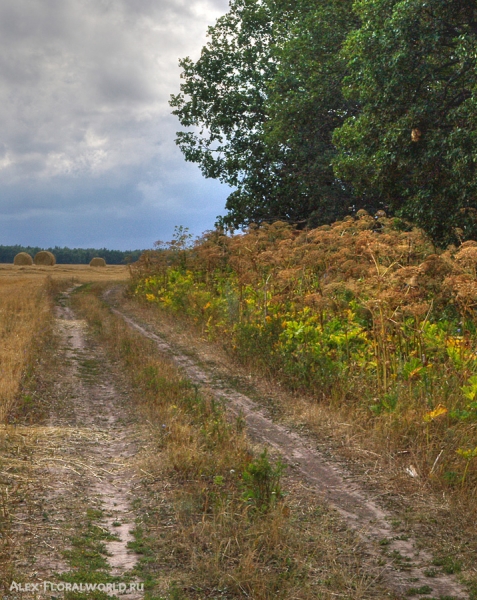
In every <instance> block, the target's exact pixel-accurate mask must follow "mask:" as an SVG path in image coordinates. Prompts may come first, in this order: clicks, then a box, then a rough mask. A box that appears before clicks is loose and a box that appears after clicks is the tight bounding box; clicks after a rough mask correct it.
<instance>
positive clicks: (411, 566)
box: [105, 290, 469, 599]
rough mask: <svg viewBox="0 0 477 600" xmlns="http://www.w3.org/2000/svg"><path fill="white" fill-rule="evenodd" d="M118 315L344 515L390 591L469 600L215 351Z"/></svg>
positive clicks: (136, 315)
mask: <svg viewBox="0 0 477 600" xmlns="http://www.w3.org/2000/svg"><path fill="white" fill-rule="evenodd" d="M105 297H106V299H108V298H109V300H110V302H112V303H114V301H115V299H116V301H117V300H118V298H119V296H118V294H117V292H116V293H115V291H114V290H110V292H109V293H107V294H106V296H105ZM113 310H114V312H115V313H116V314H117V315H119V316H121V317H122V318H123V319H124V320H125V322H126V323H127V324H128V325H129V326H130V327H132V328H134V329H135V330H136V331H138V332H140V333H141V334H142V335H144V336H146V337H148V338H149V339H151V340H154V342H155V343H156V345H157V347H158V348H159V349H160V350H161V352H163V353H164V354H166V355H167V356H169V357H170V358H172V360H173V361H174V362H175V363H176V364H177V365H178V366H179V367H180V368H181V369H183V371H184V372H185V374H186V376H187V377H188V378H189V379H190V380H191V381H192V382H193V383H194V384H197V385H199V386H203V387H205V388H206V389H207V390H208V392H209V393H212V394H213V395H215V396H216V397H217V398H219V399H221V400H224V401H225V402H226V405H227V408H228V410H229V411H230V412H231V413H232V414H233V415H242V416H243V418H244V419H245V422H246V425H247V432H248V433H249V435H250V436H251V437H252V438H253V439H254V440H256V441H258V442H260V443H265V444H267V445H268V446H270V447H271V448H273V449H274V450H275V451H277V452H278V453H279V454H280V455H281V456H282V457H283V459H284V460H285V462H287V463H288V464H289V465H290V466H291V467H292V468H293V469H294V470H295V472H296V473H297V474H298V475H299V477H300V478H301V479H302V481H303V483H304V484H305V485H306V486H308V488H309V489H310V490H312V491H313V492H314V493H315V494H317V495H318V496H319V497H320V498H321V499H323V501H325V502H327V503H329V504H330V505H331V506H332V507H334V508H335V509H336V510H337V511H338V512H339V513H340V515H341V516H342V518H343V519H344V520H345V522H346V524H347V525H348V526H349V527H350V528H352V529H353V530H355V531H357V532H358V533H359V535H360V537H361V538H362V540H363V541H364V542H365V544H366V546H367V550H368V552H369V553H370V554H371V555H374V556H375V557H378V558H379V561H380V564H381V565H382V572H381V575H382V577H383V580H384V581H385V582H386V585H388V586H389V588H390V589H392V590H394V591H395V592H397V593H398V594H399V595H402V596H404V597H406V596H407V597H409V595H413V591H414V594H415V593H416V592H415V590H423V591H420V592H417V593H420V594H423V593H424V594H426V598H429V597H430V596H432V598H438V597H442V598H455V599H457V598H458V599H465V598H469V595H468V593H467V591H466V590H465V589H464V587H463V586H462V585H461V584H460V583H459V582H458V581H457V580H456V578H455V577H454V576H452V575H448V574H445V573H443V572H437V570H436V569H435V567H433V556H432V550H433V549H431V548H424V547H422V545H421V544H419V543H418V542H417V541H416V539H414V538H413V536H412V535H409V534H406V535H399V534H397V532H396V529H395V528H394V526H393V523H394V522H395V521H396V517H397V516H396V515H395V514H393V513H392V512H390V511H389V510H388V509H387V508H386V507H385V506H384V505H383V504H382V503H380V502H379V499H376V498H373V497H372V495H371V494H370V493H369V491H368V490H366V489H365V488H364V487H362V486H361V485H360V482H359V481H358V480H357V479H356V477H353V476H352V474H351V473H350V472H348V471H347V470H346V469H345V468H344V467H343V465H342V464H341V465H339V464H338V463H337V462H336V461H333V460H330V457H329V456H328V457H325V455H324V454H323V453H322V452H321V451H320V450H319V449H318V448H317V447H316V445H313V444H312V443H310V441H309V440H307V439H305V438H304V437H302V436H300V435H299V434H298V433H297V432H295V431H292V430H291V429H290V428H288V427H286V426H284V425H283V424H280V423H279V422H274V419H273V416H272V415H271V414H270V411H267V410H266V409H264V408H263V406H259V405H258V404H257V403H256V402H254V401H253V400H252V399H251V398H250V397H248V396H247V395H245V394H242V393H240V392H238V391H237V390H236V389H234V387H233V386H231V385H230V383H229V382H230V378H231V376H232V375H233V374H232V373H230V372H229V373H227V366H226V365H225V364H224V363H223V362H220V358H219V357H217V356H216V357H215V361H214V359H213V357H211V353H213V351H212V350H211V349H210V347H209V348H208V350H207V355H206V356H204V355H202V356H198V355H197V352H198V349H197V347H195V348H194V350H193V351H191V349H190V348H189V349H187V348H185V347H184V346H182V347H181V345H180V342H179V341H178V339H177V337H174V333H175V332H174V328H173V327H171V326H170V325H168V324H167V323H166V322H164V323H163V325H162V327H161V325H160V323H159V321H158V320H157V319H155V320H154V321H153V320H151V319H150V320H149V322H147V323H146V322H145V320H144V318H143V319H141V316H140V311H138V310H134V306H133V305H132V304H131V303H129V304H126V305H124V306H123V307H122V308H121V305H120V303H119V304H118V303H117V302H116V308H114V309H113ZM142 316H143V317H144V313H142ZM161 329H162V331H161ZM171 336H172V337H171ZM182 341H184V340H182ZM199 352H200V351H199ZM218 365H219V366H218ZM218 372H219V374H218ZM429 574H431V575H429ZM424 590H426V591H424ZM427 593H428V594H429V595H427ZM420 597H423V596H422V595H421V596H420Z"/></svg>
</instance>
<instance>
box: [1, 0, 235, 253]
mask: <svg viewBox="0 0 477 600" xmlns="http://www.w3.org/2000/svg"><path fill="white" fill-rule="evenodd" d="M226 10H227V3H226V2H224V1H223V0H203V1H200V2H186V1H183V0H162V1H157V0H114V1H110V0H2V2H1V4H0V46H1V47H0V50H1V51H0V216H2V219H1V220H0V235H1V236H2V240H5V236H7V237H8V238H9V239H10V242H9V243H15V240H13V239H11V238H12V236H13V235H15V236H16V242H18V243H25V244H26V243H29V240H30V238H32V237H35V239H40V238H41V239H43V238H46V237H47V238H48V239H49V240H50V241H49V242H48V243H47V242H46V241H45V244H47V245H55V244H56V243H60V242H59V241H58V240H59V239H60V238H61V239H62V240H63V241H62V242H61V244H63V243H68V242H67V241H66V242H65V240H64V237H65V231H69V232H70V233H71V235H72V236H73V234H74V236H73V237H74V238H75V240H76V241H75V244H76V245H81V236H84V240H85V242H84V245H88V244H91V228H90V226H89V225H88V219H87V218H86V217H85V216H84V215H86V214H89V215H90V216H91V215H92V214H94V215H96V217H95V221H94V222H95V225H94V228H95V231H97V232H98V233H97V234H95V236H96V238H98V237H100V231H101V223H103V225H102V227H103V230H104V236H105V237H104V240H103V243H102V244H101V245H109V246H110V247H111V244H112V243H113V240H117V239H118V237H117V236H116V235H115V233H114V232H115V231H116V229H120V230H121V231H122V232H123V234H122V235H121V236H120V239H121V240H123V241H124V240H125V239H127V238H128V236H129V239H130V241H131V242H132V240H133V238H132V237H131V236H133V237H134V236H136V237H137V239H140V237H141V236H140V231H141V228H143V230H144V232H146V231H150V230H151V229H152V228H153V224H154V220H155V219H158V221H157V224H155V225H154V226H155V227H156V228H160V229H161V230H162V233H161V232H160V231H158V233H157V235H158V237H161V236H162V237H167V235H170V233H169V234H168V232H167V231H165V228H167V227H173V225H174V224H184V225H189V226H191V228H192V229H195V231H196V232H197V233H198V232H199V231H198V228H199V227H202V226H204V227H205V228H207V227H211V226H212V225H213V220H214V218H215V216H216V215H217V214H218V213H220V212H221V211H222V210H223V208H221V207H223V203H224V199H225V197H226V195H227V194H228V189H225V188H224V187H222V186H220V185H219V184H217V183H216V182H210V181H204V180H203V179H202V178H201V176H200V174H199V172H198V169H197V168H196V167H195V166H193V165H189V164H186V163H185V162H184V160H183V158H182V156H181V155H180V153H179V152H178V150H177V148H176V147H175V145H174V142H173V140H174V137H175V130H176V129H177V123H176V122H175V119H174V118H173V117H171V115H170V109H169V107H168V99H169V95H170V94H171V93H176V92H177V90H178V88H179V83H180V80H179V69H178V66H177V62H178V58H179V57H182V56H185V55H192V56H197V55H198V53H199V51H200V48H201V46H202V45H203V44H204V43H205V33H206V29H207V25H209V24H212V23H213V22H214V20H215V18H216V17H217V16H219V15H220V14H221V13H224V12H225V11H226ZM201 193H203V194H205V198H204V199H202V200H201V198H200V194H201ZM198 205H200V210H198V209H197V206H198ZM115 211H116V213H117V217H115V218H114V219H113V220H111V219H109V221H108V220H107V219H106V220H105V219H104V214H106V213H107V214H109V215H111V214H114V213H115ZM140 211H143V212H142V214H139V212H140ZM81 214H82V215H83V217H81V218H79V215H81ZM102 215H103V216H102ZM166 215H167V218H166ZM70 222H71V223H73V222H75V223H76V224H77V226H76V227H72V228H70V227H69V226H67V224H68V223H70ZM108 222H109V223H112V222H114V223H115V224H116V225H115V228H116V229H114V228H111V227H109V226H107V223H108ZM55 224H57V225H55ZM128 231H129V232H130V234H128V233H127V232H128ZM125 232H126V233H125ZM171 232H172V229H171ZM144 235H145V236H146V237H147V235H149V234H146V233H145V234H144ZM146 237H145V239H146ZM87 240H89V241H87ZM0 243H6V242H4V241H3V242H0ZM36 243H38V242H36ZM122 246H124V244H122Z"/></svg>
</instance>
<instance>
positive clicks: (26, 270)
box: [0, 263, 129, 286]
mask: <svg viewBox="0 0 477 600" xmlns="http://www.w3.org/2000/svg"><path fill="white" fill-rule="evenodd" d="M46 277H51V278H52V279H55V280H66V281H67V280H68V279H69V280H70V281H71V280H74V281H77V282H79V283H83V282H87V281H124V280H125V279H128V278H129V268H128V267H126V266H122V265H106V267H90V266H89V265H61V264H57V265H54V266H53V267H42V266H38V265H31V266H21V267H17V266H15V265H11V264H5V263H0V285H1V286H4V285H10V284H11V283H15V282H20V281H24V282H25V283H26V281H27V280H29V281H31V282H32V281H43V280H44V279H45V278H46Z"/></svg>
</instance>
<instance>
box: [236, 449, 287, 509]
mask: <svg viewBox="0 0 477 600" xmlns="http://www.w3.org/2000/svg"><path fill="white" fill-rule="evenodd" d="M285 467H286V465H285V464H283V463H282V462H280V461H278V462H277V463H276V464H275V465H273V464H272V463H271V462H270V459H269V457H268V452H267V450H266V449H265V450H264V451H263V452H262V453H261V454H260V456H259V457H258V458H255V459H254V460H252V461H251V462H250V463H249V464H248V465H247V467H246V468H245V470H244V472H243V473H242V485H243V489H244V492H243V498H244V500H246V501H247V502H250V503H251V504H252V505H253V507H254V508H255V509H256V510H257V511H258V512H261V513H265V512H268V511H269V510H270V509H271V508H273V507H274V506H275V504H276V503H277V502H278V501H279V500H280V499H281V498H282V491H281V488H280V479H281V476H282V474H283V471H284V469H285Z"/></svg>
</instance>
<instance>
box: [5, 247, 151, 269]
mask: <svg viewBox="0 0 477 600" xmlns="http://www.w3.org/2000/svg"><path fill="white" fill-rule="evenodd" d="M40 250H49V251H50V252H53V254H54V255H55V257H56V262H58V263H60V264H66V265H68V264H69V265H81V264H89V262H90V260H91V259H92V258H94V257H95V256H99V257H101V258H104V260H105V261H106V263H107V264H108V265H124V264H126V263H130V262H135V261H136V260H137V259H138V258H139V257H140V256H141V254H142V253H143V252H144V250H125V251H121V250H108V249H107V248H101V249H99V250H98V249H95V248H66V247H65V248H60V247H59V246H55V247H54V248H40V247H37V246H0V263H13V259H14V258H15V255H16V254H18V253H19V252H27V253H28V254H30V255H31V256H32V258H33V257H34V256H35V254H36V253H37V252H40Z"/></svg>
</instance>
